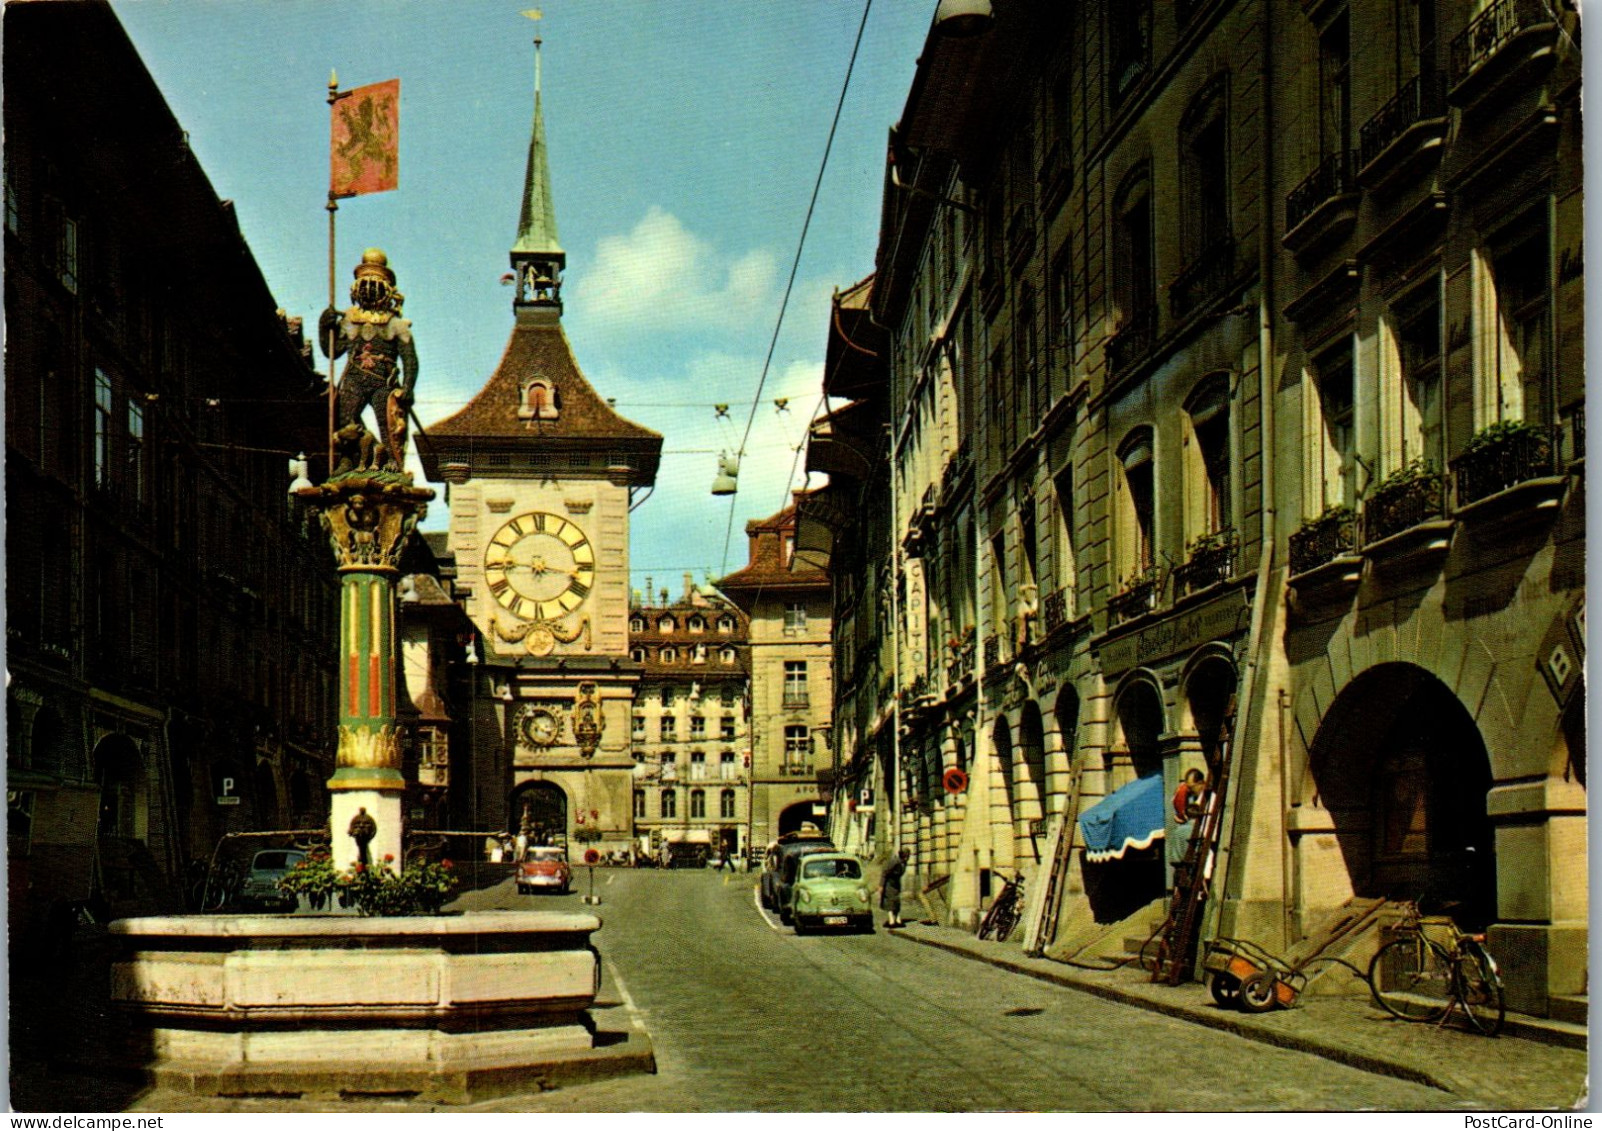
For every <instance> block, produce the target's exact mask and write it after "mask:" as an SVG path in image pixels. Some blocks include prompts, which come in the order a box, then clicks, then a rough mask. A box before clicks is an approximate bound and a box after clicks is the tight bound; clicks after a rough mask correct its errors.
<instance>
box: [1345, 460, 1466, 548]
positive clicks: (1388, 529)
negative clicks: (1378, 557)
mask: <svg viewBox="0 0 1602 1131" xmlns="http://www.w3.org/2000/svg"><path fill="white" fill-rule="evenodd" d="M1445 513H1446V477H1445V476H1444V475H1442V474H1441V473H1440V472H1438V471H1420V472H1415V473H1412V474H1409V475H1406V476H1403V477H1399V478H1397V479H1396V481H1394V482H1391V483H1387V484H1381V485H1380V487H1379V489H1378V490H1376V491H1375V492H1374V494H1373V495H1371V496H1369V498H1368V500H1367V501H1366V502H1364V503H1363V544H1364V545H1365V546H1367V545H1370V544H1371V543H1374V542H1378V541H1379V540H1380V539H1382V538H1389V537H1390V536H1391V535H1392V534H1400V533H1401V532H1402V531H1404V530H1406V529H1408V528H1409V527H1413V526H1417V525H1418V524H1419V523H1421V522H1429V521H1430V520H1431V519H1437V518H1440V517H1442V516H1443V515H1444V514H1445Z"/></svg>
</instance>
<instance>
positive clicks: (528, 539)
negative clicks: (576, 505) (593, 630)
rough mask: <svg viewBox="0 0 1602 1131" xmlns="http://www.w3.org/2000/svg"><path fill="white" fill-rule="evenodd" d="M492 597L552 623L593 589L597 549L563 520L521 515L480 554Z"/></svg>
mask: <svg viewBox="0 0 1602 1131" xmlns="http://www.w3.org/2000/svg"><path fill="white" fill-rule="evenodd" d="M484 582H485V584H486V585H487V586H488V587H489V591H490V594H491V596H493V597H494V598H495V600H496V602H497V603H499V604H500V606H501V607H502V608H504V609H506V610H507V611H508V612H510V613H512V614H514V615H516V616H519V617H522V618H523V619H524V620H556V619H557V618H558V617H562V616H565V615H566V614H568V613H570V612H572V611H573V610H574V609H576V608H578V607H579V606H580V605H582V604H583V603H584V601H585V599H586V598H587V597H589V595H590V590H591V589H592V588H593V587H594V585H595V550H594V548H593V547H592V546H591V545H590V543H589V540H588V539H586V538H585V537H584V532H583V531H582V530H580V529H579V528H578V527H577V526H574V525H573V524H572V523H571V522H569V521H567V519H565V518H562V517H560V516H558V515H554V514H545V513H543V512H541V511H530V512H529V513H528V514H520V515H518V516H517V517H516V518H514V519H512V520H511V521H510V522H508V523H507V524H506V525H505V526H503V527H501V528H500V529H499V530H497V531H496V532H495V537H493V538H491V539H490V542H489V546H488V548H486V549H485V551H484Z"/></svg>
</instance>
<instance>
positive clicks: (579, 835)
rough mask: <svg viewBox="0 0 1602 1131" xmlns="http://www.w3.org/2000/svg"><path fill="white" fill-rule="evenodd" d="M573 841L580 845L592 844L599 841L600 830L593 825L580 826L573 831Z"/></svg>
mask: <svg viewBox="0 0 1602 1131" xmlns="http://www.w3.org/2000/svg"><path fill="white" fill-rule="evenodd" d="M573 839H574V840H576V841H578V842H579V843H580V844H594V843H595V842H596V841H598V840H600V839H601V830H600V829H598V828H596V827H595V826H594V825H580V826H579V827H578V828H576V829H574V830H573Z"/></svg>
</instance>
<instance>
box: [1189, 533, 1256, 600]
mask: <svg viewBox="0 0 1602 1131" xmlns="http://www.w3.org/2000/svg"><path fill="white" fill-rule="evenodd" d="M1239 548H1240V539H1239V538H1238V537H1237V536H1236V534H1235V532H1234V531H1233V530H1228V529H1226V530H1220V531H1217V532H1216V533H1213V534H1208V535H1205V536H1204V537H1201V538H1198V539H1196V541H1195V542H1193V543H1192V544H1191V547H1190V556H1189V557H1188V558H1186V559H1185V562H1184V563H1183V564H1182V565H1178V566H1175V567H1174V596H1175V597H1184V596H1188V595H1189V594H1191V593H1199V592H1201V591H1202V590H1203V589H1206V588H1207V587H1208V586H1209V585H1216V584H1218V583H1219V582H1220V581H1228V580H1229V578H1230V577H1232V576H1233V575H1234V573H1235V558H1236V556H1237V554H1238V552H1239Z"/></svg>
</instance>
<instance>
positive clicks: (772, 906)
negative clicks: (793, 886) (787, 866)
mask: <svg viewBox="0 0 1602 1131" xmlns="http://www.w3.org/2000/svg"><path fill="white" fill-rule="evenodd" d="M834 851H835V847H834V842H833V841H831V840H830V839H829V838H828V837H826V836H824V835H823V834H822V833H821V832H818V831H817V830H816V829H804V830H802V831H801V832H798V833H786V834H785V835H783V836H781V837H780V838H779V839H778V840H776V841H774V842H773V843H772V844H770V845H768V851H767V855H766V856H765V857H764V858H763V862H762V877H761V879H760V880H759V881H758V887H757V894H758V896H759V898H760V899H761V901H762V906H763V907H766V908H767V909H768V910H769V911H777V912H779V916H780V918H783V917H784V915H786V914H787V912H786V911H785V910H784V904H785V901H784V899H783V898H781V891H780V881H781V880H782V879H783V873H784V862H785V861H786V860H788V859H790V858H791V857H792V856H804V855H806V854H807V853H809V852H834Z"/></svg>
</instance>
